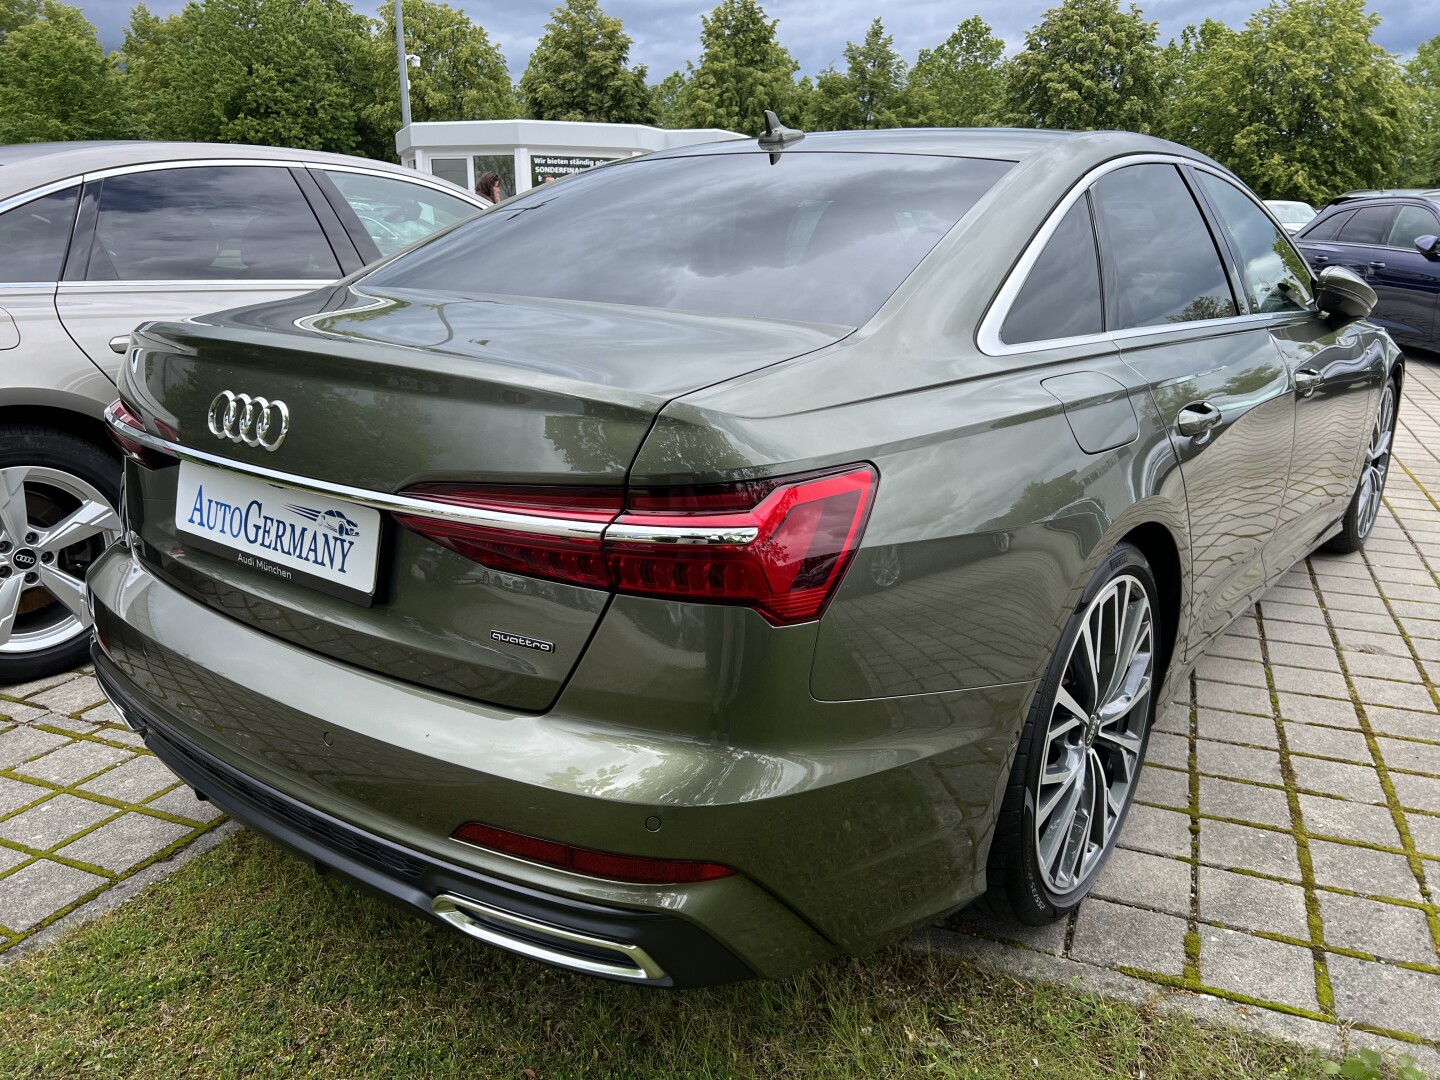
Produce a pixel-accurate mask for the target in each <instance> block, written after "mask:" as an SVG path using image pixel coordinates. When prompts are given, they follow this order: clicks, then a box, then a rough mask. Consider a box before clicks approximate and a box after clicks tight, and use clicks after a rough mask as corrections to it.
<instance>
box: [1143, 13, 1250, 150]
mask: <svg viewBox="0 0 1440 1080" xmlns="http://www.w3.org/2000/svg"><path fill="white" fill-rule="evenodd" d="M1234 37H1235V31H1234V30H1231V29H1230V28H1229V27H1228V26H1226V25H1225V24H1224V23H1222V22H1218V21H1217V20H1215V19H1206V20H1205V21H1204V22H1203V23H1201V24H1200V25H1199V26H1198V27H1196V26H1187V27H1185V29H1184V30H1182V31H1180V36H1179V37H1178V38H1176V39H1173V40H1172V41H1171V42H1170V44H1169V45H1166V46H1165V48H1164V49H1163V50H1162V51H1161V53H1160V118H1159V121H1158V123H1157V125H1156V129H1155V130H1156V134H1159V135H1163V136H1164V137H1165V138H1167V139H1174V140H1175V141H1176V142H1178V143H1184V144H1185V145H1187V146H1189V145H1191V144H1192V143H1193V142H1194V137H1195V131H1194V124H1195V122H1196V119H1197V117H1196V116H1195V112H1194V110H1193V109H1192V108H1191V107H1190V104H1191V99H1192V97H1193V95H1194V94H1195V93H1196V88H1197V86H1198V85H1199V83H1200V79H1201V78H1202V77H1203V76H1202V75H1201V72H1203V71H1204V69H1205V64H1206V63H1207V61H1208V60H1209V58H1210V57H1211V56H1212V55H1213V50H1215V49H1217V48H1222V47H1226V46H1228V45H1229V43H1230V42H1231V40H1232V39H1233V38H1234Z"/></svg>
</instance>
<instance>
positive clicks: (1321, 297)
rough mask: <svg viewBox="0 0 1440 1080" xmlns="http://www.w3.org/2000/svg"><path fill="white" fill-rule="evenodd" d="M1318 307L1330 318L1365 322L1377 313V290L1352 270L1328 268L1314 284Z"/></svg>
mask: <svg viewBox="0 0 1440 1080" xmlns="http://www.w3.org/2000/svg"><path fill="white" fill-rule="evenodd" d="M1315 305H1316V306H1317V307H1318V308H1319V309H1320V310H1321V311H1323V312H1325V314H1327V315H1341V316H1343V317H1345V318H1347V319H1363V318H1365V316H1366V315H1369V314H1370V312H1372V311H1374V310H1375V290H1374V289H1372V288H1371V287H1370V286H1369V285H1367V284H1366V283H1365V279H1364V278H1362V277H1361V276H1360V275H1359V274H1357V273H1355V272H1354V271H1353V270H1346V269H1345V268H1344V267H1343V266H1327V267H1326V268H1325V269H1324V270H1321V271H1320V276H1319V278H1317V279H1316V282H1315Z"/></svg>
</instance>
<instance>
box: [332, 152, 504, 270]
mask: <svg viewBox="0 0 1440 1080" xmlns="http://www.w3.org/2000/svg"><path fill="white" fill-rule="evenodd" d="M321 171H322V172H324V173H325V175H326V176H328V177H329V178H330V182H331V183H332V184H334V185H335V187H336V188H337V189H338V190H339V192H340V195H341V197H342V198H343V199H344V200H345V201H346V202H347V203H349V204H350V209H351V210H353V211H355V216H356V217H358V218H359V219H360V224H361V226H362V227H363V228H364V229H365V231H366V232H367V233H368V234H369V235H370V239H371V240H373V241H375V246H376V247H377V248H379V249H380V254H381V255H389V254H391V253H392V252H396V251H399V250H400V249H401V248H403V247H409V246H410V245H411V244H413V243H415V241H417V240H424V239H425V237H427V236H429V235H430V234H431V233H433V232H436V231H437V230H439V229H443V228H444V227H445V226H446V225H453V224H455V222H457V221H459V220H460V219H461V218H467V217H469V216H470V215H471V214H474V213H477V212H478V210H479V208H478V207H476V206H473V205H472V204H470V203H468V202H466V201H465V200H464V199H457V198H456V197H455V196H453V195H446V194H443V193H442V192H439V191H436V190H435V189H434V188H431V187H426V186H425V185H424V184H412V183H410V182H409V181H408V180H399V179H395V178H392V177H388V176H370V175H367V174H365V173H351V172H341V171H340V170H338V169H323V170H321Z"/></svg>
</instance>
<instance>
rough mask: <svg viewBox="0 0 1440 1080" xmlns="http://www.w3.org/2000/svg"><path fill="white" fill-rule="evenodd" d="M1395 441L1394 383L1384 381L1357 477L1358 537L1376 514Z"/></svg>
mask: <svg viewBox="0 0 1440 1080" xmlns="http://www.w3.org/2000/svg"><path fill="white" fill-rule="evenodd" d="M1394 441H1395V384H1394V383H1393V382H1387V383H1386V384H1385V393H1384V394H1383V395H1381V398H1380V408H1379V410H1378V411H1377V412H1376V414H1375V427H1374V428H1373V429H1372V430H1371V432H1370V445H1369V447H1367V448H1366V451H1365V465H1364V472H1363V473H1361V476H1360V503H1359V507H1358V509H1359V514H1358V520H1357V521H1356V526H1357V527H1358V529H1359V533H1360V536H1361V538H1362V539H1363V538H1364V537H1366V536H1369V535H1370V530H1371V529H1373V528H1374V527H1375V519H1376V518H1378V517H1379V516H1380V500H1381V499H1382V498H1383V497H1384V495H1385V477H1386V476H1387V475H1388V474H1389V472H1390V447H1391V445H1392V444H1393V443H1394Z"/></svg>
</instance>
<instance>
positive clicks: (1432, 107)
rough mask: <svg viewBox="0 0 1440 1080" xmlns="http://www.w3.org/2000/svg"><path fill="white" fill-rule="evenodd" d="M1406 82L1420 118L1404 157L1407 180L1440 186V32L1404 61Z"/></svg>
mask: <svg viewBox="0 0 1440 1080" xmlns="http://www.w3.org/2000/svg"><path fill="white" fill-rule="evenodd" d="M1405 83H1406V85H1408V86H1409V87H1410V92H1411V93H1412V94H1413V95H1414V97H1415V107H1416V113H1417V119H1418V121H1419V138H1418V139H1417V140H1416V144H1415V148H1414V150H1413V151H1412V152H1411V153H1410V155H1409V160H1408V161H1407V169H1406V172H1407V174H1408V176H1407V182H1408V183H1411V184H1415V185H1416V186H1418V187H1440V35H1436V36H1435V37H1433V38H1431V39H1430V40H1429V41H1427V42H1425V43H1424V44H1423V45H1421V46H1420V48H1419V49H1417V50H1416V51H1415V56H1414V58H1413V59H1412V60H1411V61H1410V63H1408V64H1406V65H1405Z"/></svg>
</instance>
